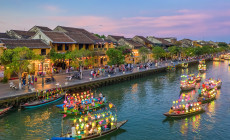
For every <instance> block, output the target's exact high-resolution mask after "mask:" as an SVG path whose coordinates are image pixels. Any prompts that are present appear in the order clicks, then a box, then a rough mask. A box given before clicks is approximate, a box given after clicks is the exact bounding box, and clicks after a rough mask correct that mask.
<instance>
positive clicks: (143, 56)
mask: <svg viewBox="0 0 230 140" xmlns="http://www.w3.org/2000/svg"><path fill="white" fill-rule="evenodd" d="M138 52H139V54H140V56H141V60H142V61H143V62H144V63H145V60H146V58H147V55H148V54H149V49H148V48H146V47H141V48H140V49H139V50H138Z"/></svg>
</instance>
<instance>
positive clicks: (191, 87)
mask: <svg viewBox="0 0 230 140" xmlns="http://www.w3.org/2000/svg"><path fill="white" fill-rule="evenodd" d="M180 88H181V90H182V91H189V90H193V89H195V88H196V85H195V84H188V85H182V86H181V87H180Z"/></svg>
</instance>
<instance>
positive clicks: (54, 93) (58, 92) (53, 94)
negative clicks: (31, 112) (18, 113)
mask: <svg viewBox="0 0 230 140" xmlns="http://www.w3.org/2000/svg"><path fill="white" fill-rule="evenodd" d="M64 95H65V93H64V92H63V90H62V89H60V88H59V89H53V90H48V91H43V96H41V97H42V98H43V99H38V100H36V101H32V102H29V103H25V104H23V105H21V107H22V108H24V109H30V108H38V107H41V106H44V105H48V104H51V103H54V102H57V101H59V100H61V99H62V98H63V97H64Z"/></svg>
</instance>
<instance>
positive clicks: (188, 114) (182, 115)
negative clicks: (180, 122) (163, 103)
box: [164, 108, 205, 118]
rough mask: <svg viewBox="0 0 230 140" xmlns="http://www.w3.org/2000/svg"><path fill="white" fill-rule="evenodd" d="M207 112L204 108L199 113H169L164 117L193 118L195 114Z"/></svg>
mask: <svg viewBox="0 0 230 140" xmlns="http://www.w3.org/2000/svg"><path fill="white" fill-rule="evenodd" d="M204 111H205V110H204V109H203V108H202V109H201V110H198V111H193V112H188V113H180V114H175V113H174V114H169V113H168V112H166V113H164V115H165V116H166V117H170V118H183V117H188V116H192V115H195V114H199V113H202V112H204Z"/></svg>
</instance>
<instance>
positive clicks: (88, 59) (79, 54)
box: [65, 48, 94, 68]
mask: <svg viewBox="0 0 230 140" xmlns="http://www.w3.org/2000/svg"><path fill="white" fill-rule="evenodd" d="M65 58H66V59H72V61H71V65H72V66H73V67H75V68H78V67H79V66H90V65H93V63H94V58H93V57H92V52H91V51H89V50H85V49H84V48H83V49H81V50H74V51H72V52H69V53H66V56H65Z"/></svg>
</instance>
